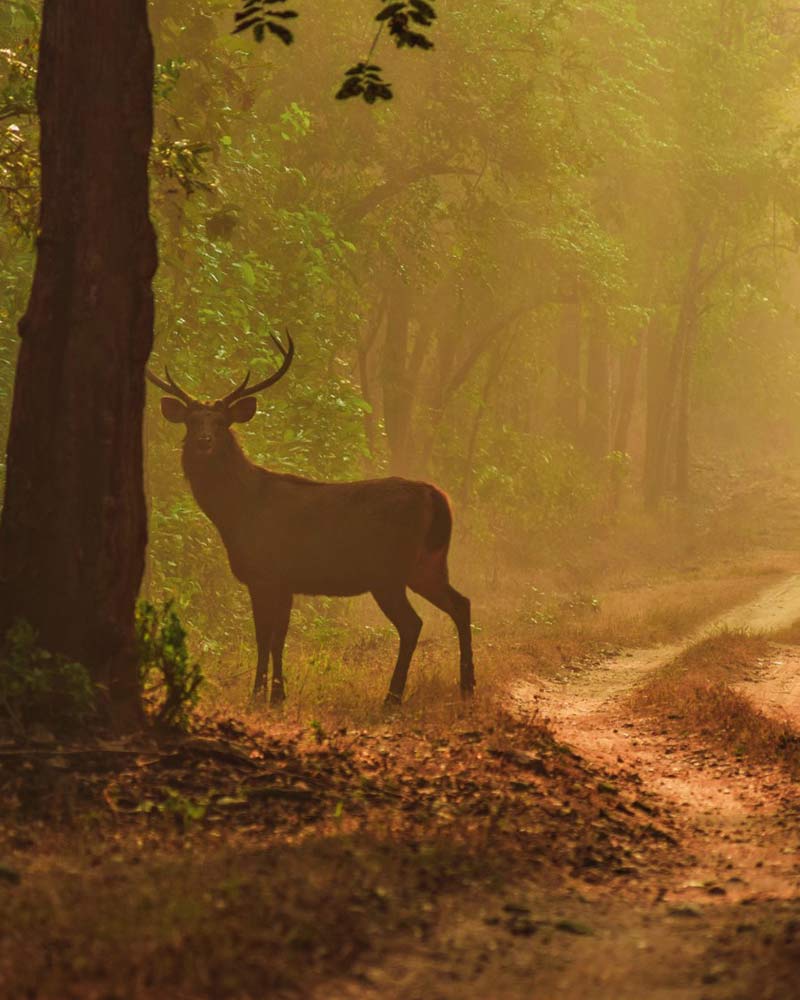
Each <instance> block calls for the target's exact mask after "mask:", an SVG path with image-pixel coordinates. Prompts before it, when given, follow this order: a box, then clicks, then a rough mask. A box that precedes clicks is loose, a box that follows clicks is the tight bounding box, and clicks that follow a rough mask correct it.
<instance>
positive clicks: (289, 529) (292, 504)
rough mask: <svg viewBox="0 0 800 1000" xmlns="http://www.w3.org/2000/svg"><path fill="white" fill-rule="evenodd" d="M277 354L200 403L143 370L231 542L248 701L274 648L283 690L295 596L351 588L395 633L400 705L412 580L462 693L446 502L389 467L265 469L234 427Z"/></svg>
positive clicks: (461, 634) (275, 701)
mask: <svg viewBox="0 0 800 1000" xmlns="http://www.w3.org/2000/svg"><path fill="white" fill-rule="evenodd" d="M272 340H273V341H274V343H275V345H276V347H277V349H278V351H279V352H280V354H281V355H282V361H281V363H280V367H279V368H278V369H277V370H276V371H275V372H274V373H273V374H272V375H270V376H269V377H267V378H265V379H263V380H262V381H260V382H257V383H255V384H253V385H251V384H250V372H249V371H248V372H247V374H246V375H245V377H244V380H243V381H242V382H241V383H240V384H239V385H238V386H237V387H236V388H235V389H234V390H233V391H232V392H229V393H228V394H227V395H226V396H223V397H222V398H221V399H217V400H215V401H212V402H201V401H200V400H197V399H195V398H193V397H192V396H190V395H189V393H187V392H185V391H184V390H183V389H182V388H180V386H179V385H178V384H177V383H176V382H175V380H174V379H173V378H172V376H171V375H170V373H169V369H168V368H166V367H165V369H164V372H165V376H166V378H165V379H161V378H159V377H158V376H157V375H154V374H153V372H152V371H150V369H149V368H148V369H147V370H146V375H147V378H148V379H149V380H150V382H152V384H153V385H155V386H157V387H158V388H159V389H161V390H162V391H163V392H164V393H166V395H165V396H164V397H163V398H162V399H161V413H162V415H163V417H164V418H165V419H166V420H168V421H169V422H170V423H173V424H183V425H184V427H185V429H186V434H185V437H184V439H183V446H182V465H183V472H184V475H185V477H186V479H187V480H188V483H189V487H190V489H191V491H192V494H193V495H194V498H195V501H196V502H197V504H198V506H199V507H200V509H201V510H202V511H203V512H204V513H205V515H206V516H207V517H208V518H209V520H210V521H211V522H212V523H213V524H214V526H215V528H216V529H217V531H218V532H219V535H220V537H221V539H222V542H223V544H224V546H225V548H226V550H227V554H228V561H229V564H230V568H231V571H232V572H233V575H234V576H235V577H236V579H237V580H239V581H240V582H241V583H242V584H244V585H245V586H246V587H247V589H248V590H249V592H250V600H251V604H252V610H253V619H254V623H255V635H256V645H257V649H258V660H257V664H256V673H255V681H254V684H253V694H252V698H253V702H254V703H256V704H258V703H260V702H263V701H264V700H265V696H266V689H267V677H268V670H269V661H270V657H271V659H272V683H271V687H270V698H269V701H270V705H272V706H275V705H279V704H280V703H281V702H283V701H284V700H285V698H286V688H285V685H284V678H283V649H284V644H285V641H286V634H287V631H288V628H289V617H290V613H291V609H292V603H293V600H294V597H295V595H298V594H307V595H326V596H331V597H334V596H335V597H347V596H354V595H357V594H366V593H369V594H371V595H372V597H373V598H374V599H375V601H376V603H377V605H378V607H379V608H380V610H381V611H382V612H383V614H384V615H386V617H387V618H388V619H389V621H390V622H391V624H392V625H393V626H394V628H395V629H396V631H397V634H398V637H399V640H400V645H399V649H398V653H397V662H396V663H395V667H394V672H393V673H392V677H391V681H390V684H389V691H388V693H387V695H386V699H385V702H384V704H385V706H387V707H389V708H391V707H392V706H397V705H399V704H400V703H401V702H402V698H403V692H404V691H405V687H406V679H407V676H408V670H409V666H410V663H411V658H412V656H413V654H414V650H415V648H416V645H417V640H418V638H419V634H420V631H421V629H422V619H421V618H420V616H419V615H418V614H417V612H416V611H415V610H414V608H413V606H412V605H411V602H410V601H409V599H408V593H407V591H408V590H409V589H410V590H412V591H413V592H414V593H415V594H419V595H420V596H421V597H423V598H425V599H426V600H427V601H429V602H430V603H431V604H433V605H434V606H435V607H437V608H439V609H440V610H442V611H444V612H445V614H447V615H449V617H450V618H451V619H452V621H453V623H454V624H455V627H456V631H457V633H458V642H459V653H460V671H459V683H460V689H461V694H462V696H463V697H465V698H468V697H470V696H471V695H472V692H473V690H474V687H475V673H474V667H473V659H472V626H471V606H470V601H469V598H467V597H465V596H464V595H463V594H461V593H459V592H458V591H457V590H456V589H455V588H454V587H453V586H451V584H450V580H449V571H448V565H447V557H448V550H449V547H450V539H451V534H452V528H453V517H452V513H451V509H450V502H449V500H448V497H447V495H446V494H445V493H444V491H443V490H441V489H439V488H438V487H436V486H434V485H432V484H431V483H427V482H419V481H415V480H410V479H403V478H400V477H397V476H392V477H388V478H383V479H367V480H359V481H354V482H323V481H319V480H314V479H307V478H304V477H302V476H297V475H292V474H289V473H282V472H273V471H272V470H270V469H267V468H264V467H263V466H259V465H256V464H254V463H253V462H251V461H250V459H249V458H247V456H246V455H245V453H244V450H243V449H242V446H241V444H240V443H239V440H238V438H237V436H236V434H235V433H234V431H233V425H234V424H243V423H247V422H248V421H249V420H252V418H253V416H254V415H255V413H256V410H257V407H258V401H257V399H256V396H257V394H258V393H261V392H263V391H264V390H266V389H268V388H270V387H271V386H273V385H275V383H276V382H278V381H279V380H280V379H282V378H283V377H284V375H286V373H287V372H288V371H289V368H290V367H291V364H292V360H293V358H294V353H295V350H294V341H293V340H292V338H291V335H289V334H288V331H287V340H288V347H284V346H283V344H282V343H281V341H280V340H279V339H278V338H277V337H275V336H272Z"/></svg>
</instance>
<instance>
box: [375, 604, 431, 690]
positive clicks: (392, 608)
mask: <svg viewBox="0 0 800 1000" xmlns="http://www.w3.org/2000/svg"><path fill="white" fill-rule="evenodd" d="M372 596H373V597H374V598H375V600H376V601H377V603H378V607H379V608H380V609H381V611H382V612H383V613H384V614H385V615H386V617H387V618H388V619H389V621H390V622H391V623H392V625H394V627H395V628H396V629H397V634H398V635H399V636H400V649H399V650H398V653H397V663H396V664H395V668H394V673H393V674H392V680H391V683H390V684H389V693H388V694H387V695H386V702H385V704H386V705H399V704H400V702H401V701H402V700H403V691H404V690H405V686H406V678H407V677H408V667H409V664H410V663H411V657H412V656H413V655H414V650H415V649H416V647H417V639H419V633H420V630H421V629H422V619H421V618H420V616H419V615H418V614H417V612H416V611H415V610H414V609H413V608H412V607H411V604H410V602H409V600H408V597H407V596H406V588H405V586H401V587H400V588H393V589H391V590H381V591H376V590H373V591H372Z"/></svg>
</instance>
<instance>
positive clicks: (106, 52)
mask: <svg viewBox="0 0 800 1000" xmlns="http://www.w3.org/2000/svg"><path fill="white" fill-rule="evenodd" d="M152 86H153V50H152V42H151V38H150V32H149V29H148V23H147V2H146V0H45V3H44V10H43V18H42V35H41V48H40V58H39V71H38V78H37V85H36V99H37V105H38V109H39V115H40V119H41V167H42V180H41V184H42V188H41V215H40V236H39V238H38V244H37V251H38V252H37V260H36V270H35V273H34V280H33V287H32V291H31V297H30V301H29V304H28V309H27V312H26V314H25V316H24V317H23V318H22V320H21V321H20V324H19V334H20V337H21V340H22V343H21V347H20V352H19V358H18V362H17V373H16V381H15V386H14V401H13V408H12V415H11V427H10V432H9V439H8V466H7V480H6V496H5V506H4V508H3V512H2V518H1V519H0V629H2V630H3V631H5V629H6V628H7V627H8V625H9V624H10V623H11V622H12V621H14V620H15V619H16V618H25V619H27V620H28V621H29V622H31V624H33V625H34V626H35V627H36V629H37V630H38V633H39V637H40V642H41V644H42V645H43V646H45V647H46V648H48V649H50V650H52V651H55V652H58V653H62V654H64V655H66V656H69V657H71V658H73V659H75V660H78V661H79V662H81V663H83V664H84V666H86V667H87V668H88V669H89V671H90V672H91V674H92V677H93V679H94V680H95V682H96V683H97V684H98V685H99V686H100V690H101V691H102V692H104V694H105V695H106V698H107V707H108V709H109V711H110V714H111V715H112V717H113V718H114V719H115V720H116V721H117V722H119V723H120V724H126V723H130V722H132V721H135V720H136V719H137V718H138V715H139V709H140V705H139V683H138V668H137V662H136V655H135V642H134V608H135V601H136V596H137V593H138V589H139V585H140V582H141V577H142V571H143V566H144V551H145V545H146V540H147V536H146V530H147V529H146V513H145V498H144V490H143V477H142V414H143V409H144V366H145V363H146V360H147V357H148V355H149V353H150V348H151V344H152V334H153V298H152V291H151V279H152V276H153V274H154V272H155V268H156V260H157V257H156V244H155V236H154V233H153V228H152V226H151V223H150V219H149V215H148V177H147V163H148V155H149V150H150V142H151V137H152Z"/></svg>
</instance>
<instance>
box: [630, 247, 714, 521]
mask: <svg viewBox="0 0 800 1000" xmlns="http://www.w3.org/2000/svg"><path fill="white" fill-rule="evenodd" d="M705 238H706V233H705V230H700V231H698V233H697V234H696V235H695V239H694V242H693V245H692V249H691V251H690V254H689V260H688V263H687V268H686V277H685V279H684V287H683V294H682V297H681V305H680V311H679V313H678V320H677V323H676V326H675V335H674V337H673V340H672V347H671V349H670V354H669V363H668V365H667V370H666V373H665V376H664V381H663V389H662V392H661V394H660V398H659V399H658V401H657V406H656V408H655V411H654V414H653V419H652V423H650V424H649V426H648V439H647V456H646V463H645V482H644V496H645V505H646V506H647V507H648V508H650V509H653V508H655V507H656V506H657V505H658V502H659V500H660V499H661V497H662V496H663V494H664V491H665V488H666V485H667V469H668V467H669V458H670V453H671V451H672V445H673V443H674V442H675V441H676V433H677V432H678V431H680V427H676V423H678V421H677V420H676V412H675V411H676V401H677V402H678V403H680V395H679V394H680V391H681V383H682V381H683V380H684V373H686V374H685V378H686V379H687V380H688V370H689V369H688V366H689V365H690V361H691V359H690V351H691V344H692V339H693V333H694V328H695V325H696V323H697V307H698V296H699V294H700V286H701V283H700V262H701V259H702V254H703V247H704V245H705ZM686 385H687V387H688V381H687V382H686ZM687 415H688V414H687ZM686 433H687V434H688V422H687V424H686ZM687 449H688V442H687ZM687 455H688V450H687ZM686 489H687V490H688V480H687V483H686Z"/></svg>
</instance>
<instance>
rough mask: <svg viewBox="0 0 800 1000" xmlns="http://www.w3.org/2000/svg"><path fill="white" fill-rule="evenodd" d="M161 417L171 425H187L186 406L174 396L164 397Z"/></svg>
mask: <svg viewBox="0 0 800 1000" xmlns="http://www.w3.org/2000/svg"><path fill="white" fill-rule="evenodd" d="M161 415H162V416H163V417H164V418H165V419H166V420H169V422H170V423H171V424H185V423H186V406H185V405H184V404H183V403H182V402H181V401H180V400H179V399H173V397H172V396H164V397H163V398H162V400H161Z"/></svg>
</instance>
